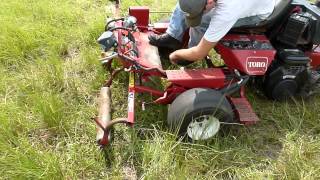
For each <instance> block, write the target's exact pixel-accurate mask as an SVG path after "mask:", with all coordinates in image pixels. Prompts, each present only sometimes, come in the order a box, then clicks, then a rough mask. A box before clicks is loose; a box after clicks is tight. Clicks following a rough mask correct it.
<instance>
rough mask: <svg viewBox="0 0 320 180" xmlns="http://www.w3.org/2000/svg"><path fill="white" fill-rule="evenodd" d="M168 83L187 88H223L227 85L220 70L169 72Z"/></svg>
mask: <svg viewBox="0 0 320 180" xmlns="http://www.w3.org/2000/svg"><path fill="white" fill-rule="evenodd" d="M166 74H167V78H168V81H170V82H172V83H173V84H176V85H179V86H182V87H185V88H195V87H207V88H221V87H223V86H224V85H225V75H224V73H223V71H222V69H220V68H210V69H186V70H167V71H166Z"/></svg>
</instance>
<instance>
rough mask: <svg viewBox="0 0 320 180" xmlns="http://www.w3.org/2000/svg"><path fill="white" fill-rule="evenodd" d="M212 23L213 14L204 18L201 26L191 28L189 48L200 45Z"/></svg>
mask: <svg viewBox="0 0 320 180" xmlns="http://www.w3.org/2000/svg"><path fill="white" fill-rule="evenodd" d="M210 21H211V14H210V12H209V13H206V14H204V15H203V16H202V19H201V24H200V25H199V26H196V27H190V30H189V36H190V39H189V44H188V46H189V48H190V47H194V46H196V45H198V44H199V42H200V40H201V39H202V37H203V35H204V33H205V32H206V30H207V29H208V27H209V24H210Z"/></svg>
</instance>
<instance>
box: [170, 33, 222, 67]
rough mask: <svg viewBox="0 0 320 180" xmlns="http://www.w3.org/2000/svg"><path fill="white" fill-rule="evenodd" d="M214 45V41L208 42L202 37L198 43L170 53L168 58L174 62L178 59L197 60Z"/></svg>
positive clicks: (204, 55) (203, 56) (206, 53)
mask: <svg viewBox="0 0 320 180" xmlns="http://www.w3.org/2000/svg"><path fill="white" fill-rule="evenodd" d="M215 45H216V43H215V42H209V41H207V40H205V39H204V38H202V39H201V41H200V42H199V44H198V45H197V46H195V47H192V48H189V49H180V50H177V51H174V52H173V53H171V54H170V56H169V59H170V61H171V62H172V63H174V64H176V62H177V61H178V60H188V61H197V60H201V59H203V58H205V57H206V56H207V55H208V53H209V51H210V50H211V49H212V48H213V47H214V46H215Z"/></svg>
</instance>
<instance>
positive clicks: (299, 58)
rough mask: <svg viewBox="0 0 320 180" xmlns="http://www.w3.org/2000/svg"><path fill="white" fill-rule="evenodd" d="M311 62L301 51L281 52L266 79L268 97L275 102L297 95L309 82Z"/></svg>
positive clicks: (286, 50) (265, 86)
mask: <svg viewBox="0 0 320 180" xmlns="http://www.w3.org/2000/svg"><path fill="white" fill-rule="evenodd" d="M309 62H310V60H309V58H308V57H306V56H305V55H304V53H303V52H302V51H300V50H297V49H284V50H280V51H279V52H278V53H277V55H276V60H274V61H273V63H272V64H271V66H270V67H269V69H268V71H267V74H266V76H265V79H264V90H265V92H266V95H267V96H268V97H269V98H272V99H275V100H283V99H287V98H289V97H292V96H295V95H297V94H298V93H299V91H300V90H301V88H302V87H303V86H304V84H305V83H306V82H307V80H308V68H307V67H308V63H309Z"/></svg>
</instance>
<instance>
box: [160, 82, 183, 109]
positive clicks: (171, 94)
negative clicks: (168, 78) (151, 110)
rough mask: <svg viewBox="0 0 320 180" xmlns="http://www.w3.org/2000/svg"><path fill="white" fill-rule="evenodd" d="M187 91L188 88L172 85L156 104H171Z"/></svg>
mask: <svg viewBox="0 0 320 180" xmlns="http://www.w3.org/2000/svg"><path fill="white" fill-rule="evenodd" d="M184 91H186V88H184V87H181V86H177V85H175V84H171V85H170V86H169V87H168V88H167V89H166V90H165V92H164V94H163V96H162V97H160V98H158V99H156V100H155V101H154V103H156V104H171V103H172V101H173V100H174V99H175V98H176V97H177V96H178V95H179V94H181V93H183V92H184Z"/></svg>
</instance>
